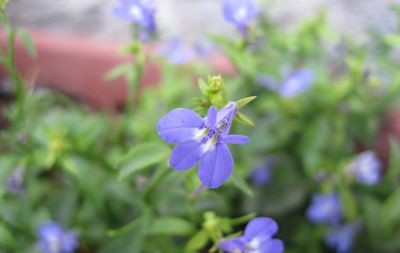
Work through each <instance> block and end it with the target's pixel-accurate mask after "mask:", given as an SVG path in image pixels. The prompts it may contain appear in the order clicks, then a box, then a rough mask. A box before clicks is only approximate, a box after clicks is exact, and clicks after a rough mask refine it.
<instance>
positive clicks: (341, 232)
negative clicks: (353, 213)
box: [325, 223, 360, 253]
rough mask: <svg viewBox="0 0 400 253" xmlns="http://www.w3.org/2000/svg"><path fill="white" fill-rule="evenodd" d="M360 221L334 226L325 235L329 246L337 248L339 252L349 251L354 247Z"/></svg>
mask: <svg viewBox="0 0 400 253" xmlns="http://www.w3.org/2000/svg"><path fill="white" fill-rule="evenodd" d="M359 228H360V224H359V223H351V224H346V225H341V226H338V227H334V228H333V229H332V230H331V231H329V232H328V233H327V234H326V236H325V242H326V244H327V245H328V247H330V248H332V249H336V252H337V253H348V252H351V250H352V248H353V242H354V238H355V236H356V235H357V232H358V231H359Z"/></svg>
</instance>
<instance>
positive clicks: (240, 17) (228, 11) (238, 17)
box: [222, 0, 259, 36]
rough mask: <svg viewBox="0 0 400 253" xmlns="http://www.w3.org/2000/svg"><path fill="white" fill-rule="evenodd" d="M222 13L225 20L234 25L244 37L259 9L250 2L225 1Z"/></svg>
mask: <svg viewBox="0 0 400 253" xmlns="http://www.w3.org/2000/svg"><path fill="white" fill-rule="evenodd" d="M222 12H223V14H224V17H225V19H226V20H227V21H228V22H230V23H232V24H234V25H235V26H236V27H237V28H238V30H239V31H240V32H241V33H242V34H243V35H244V36H246V35H247V32H248V28H249V25H250V22H251V21H252V20H253V19H254V18H255V16H256V15H257V14H258V12H259V9H258V8H257V7H256V6H255V5H254V3H253V1H252V0H225V1H224V3H223V6H222Z"/></svg>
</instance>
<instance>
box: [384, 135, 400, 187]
mask: <svg viewBox="0 0 400 253" xmlns="http://www.w3.org/2000/svg"><path fill="white" fill-rule="evenodd" d="M389 147H390V156H389V167H388V172H387V173H386V176H385V180H386V181H388V182H392V183H395V182H396V180H397V179H399V177H400V144H399V143H398V142H397V141H396V139H395V138H392V137H390V138H389Z"/></svg>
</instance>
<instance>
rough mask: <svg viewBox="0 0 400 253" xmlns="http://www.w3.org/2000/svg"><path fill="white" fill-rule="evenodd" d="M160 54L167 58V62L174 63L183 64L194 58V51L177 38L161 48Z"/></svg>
mask: <svg viewBox="0 0 400 253" xmlns="http://www.w3.org/2000/svg"><path fill="white" fill-rule="evenodd" d="M161 55H162V56H164V57H166V58H167V59H168V62H169V63H171V64H175V65H183V64H186V63H188V62H190V61H191V60H192V59H193V58H194V51H193V50H192V49H191V48H189V47H187V46H185V45H184V44H183V42H182V41H181V40H179V39H172V40H170V41H169V42H168V43H167V46H166V47H165V48H163V49H162V51H161Z"/></svg>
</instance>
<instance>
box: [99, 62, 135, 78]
mask: <svg viewBox="0 0 400 253" xmlns="http://www.w3.org/2000/svg"><path fill="white" fill-rule="evenodd" d="M129 72H133V67H132V64H131V63H123V64H120V65H118V66H116V67H114V68H113V69H111V70H110V71H108V72H107V73H106V76H105V80H106V81H107V82H109V81H112V80H114V79H116V78H118V77H121V76H124V75H128V73H129Z"/></svg>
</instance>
